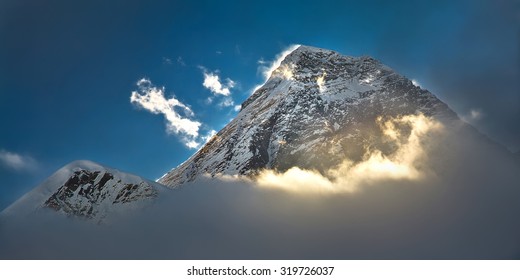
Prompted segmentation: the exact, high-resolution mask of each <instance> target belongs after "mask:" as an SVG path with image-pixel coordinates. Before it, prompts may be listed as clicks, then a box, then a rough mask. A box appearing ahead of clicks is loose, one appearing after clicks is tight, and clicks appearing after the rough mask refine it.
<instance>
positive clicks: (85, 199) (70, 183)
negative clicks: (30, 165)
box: [1, 160, 164, 221]
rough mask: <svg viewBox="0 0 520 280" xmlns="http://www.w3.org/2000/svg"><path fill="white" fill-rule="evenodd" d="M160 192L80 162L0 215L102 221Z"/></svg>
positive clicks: (135, 178) (139, 180)
mask: <svg viewBox="0 0 520 280" xmlns="http://www.w3.org/2000/svg"><path fill="white" fill-rule="evenodd" d="M161 189H164V187H163V186H161V185H160V184H158V183H155V182H151V181H148V180H145V179H143V178H141V177H139V176H136V175H132V174H128V173H124V172H121V171H118V170H116V169H112V168H108V167H105V166H102V165H100V164H97V163H94V162H91V161H86V160H80V161H74V162H72V163H70V164H67V165H66V166H64V167H62V168H61V169H59V170H58V171H56V173H54V174H53V175H52V176H50V177H49V178H48V179H47V180H46V181H44V182H43V183H42V184H41V185H39V186H38V187H36V188H34V189H33V190H32V191H30V192H29V193H27V194H25V195H24V196H23V197H22V198H20V199H19V200H17V201H16V202H15V203H13V204H12V205H11V206H9V207H8V208H6V209H5V210H4V211H3V212H2V213H1V214H2V216H4V217H8V216H13V215H14V216H20V215H30V214H32V213H35V212H38V211H46V210H53V211H56V212H58V213H62V214H64V215H68V216H77V217H83V218H88V219H92V220H94V221H103V220H104V219H105V218H106V217H107V215H109V214H110V213H112V212H118V211H127V210H129V209H132V208H141V207H144V206H145V205H147V204H149V203H150V202H152V200H153V199H154V198H155V197H156V196H157V195H158V193H159V192H160V190H161Z"/></svg>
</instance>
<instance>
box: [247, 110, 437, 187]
mask: <svg viewBox="0 0 520 280" xmlns="http://www.w3.org/2000/svg"><path fill="white" fill-rule="evenodd" d="M378 124H379V127H380V129H381V130H382V132H383V134H384V136H385V137H386V138H387V139H385V140H386V141H387V142H388V143H389V144H391V145H392V146H394V147H395V151H393V152H392V153H390V154H389V155H385V154H384V153H383V152H382V151H380V150H371V149H368V150H367V152H366V153H365V155H364V159H363V160H362V161H360V162H353V161H351V160H349V159H348V158H347V159H345V160H344V161H343V163H341V164H340V165H339V166H338V167H336V168H333V169H331V170H329V171H328V172H327V174H325V176H324V175H322V174H320V173H319V172H317V171H313V170H302V169H300V168H298V167H293V168H291V169H289V170H288V171H286V172H284V173H278V172H276V171H274V170H264V171H262V172H261V173H260V174H259V176H258V177H257V178H256V180H257V184H258V185H259V186H261V187H266V188H278V189H282V190H286V191H290V192H296V193H305V194H309V193H310V194H315V193H341V192H355V191H358V190H359V188H360V186H362V185H364V184H366V182H367V181H370V182H373V183H377V182H379V181H387V180H402V181H413V180H422V179H425V178H426V177H428V176H431V175H432V174H431V173H432V171H431V170H428V168H427V165H425V164H424V162H425V161H426V150H427V148H428V147H426V146H425V145H426V143H429V142H431V141H432V139H431V138H432V137H440V135H441V134H442V131H443V125H442V124H441V123H440V122H438V121H436V120H434V119H432V118H428V117H426V116H424V115H422V114H419V115H407V116H401V117H398V118H388V119H386V120H384V119H383V118H382V117H380V118H378ZM405 131H406V132H407V133H405Z"/></svg>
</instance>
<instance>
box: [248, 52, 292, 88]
mask: <svg viewBox="0 0 520 280" xmlns="http://www.w3.org/2000/svg"><path fill="white" fill-rule="evenodd" d="M300 46H301V45H291V46H289V47H288V48H286V49H284V50H283V51H282V52H280V53H279V54H277V55H276V56H275V58H274V60H272V61H266V60H265V59H264V58H263V57H262V58H260V59H259V60H258V61H257V63H258V69H257V71H258V73H261V74H262V77H263V78H264V81H263V82H262V84H260V85H256V86H255V87H254V88H253V90H252V91H251V94H253V93H254V92H255V91H257V90H258V89H259V88H260V87H262V86H263V85H264V84H265V83H266V82H267V80H268V79H269V77H271V74H272V73H273V72H274V71H275V70H276V69H278V67H280V65H281V64H282V61H283V60H284V59H285V57H287V56H288V55H289V54H290V53H292V52H293V51H294V50H296V49H297V48H298V47H300Z"/></svg>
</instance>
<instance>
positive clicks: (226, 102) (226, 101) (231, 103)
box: [218, 97, 235, 107]
mask: <svg viewBox="0 0 520 280" xmlns="http://www.w3.org/2000/svg"><path fill="white" fill-rule="evenodd" d="M218 105H219V106H220V107H231V106H234V105H235V101H233V99H231V97H226V98H224V100H222V102H220V103H219V104H218Z"/></svg>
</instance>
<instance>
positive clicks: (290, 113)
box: [159, 46, 458, 187]
mask: <svg viewBox="0 0 520 280" xmlns="http://www.w3.org/2000/svg"><path fill="white" fill-rule="evenodd" d="M417 113H422V114H424V115H426V116H434V117H435V118H437V119H439V120H441V121H450V120H458V117H457V115H456V114H455V113H454V112H453V111H452V110H450V109H449V108H448V106H447V105H446V104H444V103H443V102H442V101H440V100H439V99H438V98H436V97H435V96H434V95H433V94H431V93H430V92H429V91H427V90H425V89H422V88H420V87H418V86H416V85H414V84H413V83H412V81H411V80H409V79H407V78H406V77H404V76H402V75H399V74H397V73H396V72H394V71H393V70H392V69H390V68H389V67H387V66H385V65H383V64H382V63H380V62H379V61H377V60H375V59H373V58H371V57H366V56H364V57H350V56H344V55H341V54H339V53H337V52H334V51H330V50H325V49H320V48H314V47H309V46H300V47H298V48H297V49H296V50H294V51H293V52H291V53H290V54H289V55H287V56H286V57H285V59H283V61H282V62H281V64H280V66H279V67H278V68H277V69H275V70H274V71H273V72H272V74H271V76H270V78H269V79H268V80H267V81H266V83H265V84H264V85H263V86H262V87H260V88H258V89H257V90H256V91H255V92H254V93H253V94H252V95H251V96H250V97H249V98H248V99H247V100H246V101H245V102H244V103H243V104H242V109H241V111H240V113H239V114H238V115H237V117H236V118H235V119H234V120H232V121H231V122H230V123H229V124H228V125H227V126H226V127H225V128H223V129H222V130H221V131H220V132H218V133H217V134H216V136H214V137H213V138H212V139H211V140H210V141H209V142H208V143H207V144H206V145H205V146H204V147H202V149H200V150H199V151H198V152H197V153H196V154H195V155H193V156H192V157H191V158H190V159H189V160H187V161H186V162H184V163H183V164H181V165H180V166H178V167H177V168H175V169H173V170H171V171H170V172H168V173H167V174H165V175H164V176H163V177H162V178H161V179H160V180H159V182H160V183H162V184H164V185H167V186H170V187H176V186H179V185H181V184H183V183H185V182H189V181H192V180H194V179H196V178H197V177H199V176H201V175H202V174H210V175H216V174H232V175H235V174H254V173H255V172H256V171H258V170H260V169H263V168H267V169H276V170H279V171H285V170H287V169H289V168H291V167H293V166H297V167H300V168H306V169H314V170H319V171H323V170H327V169H329V168H331V167H333V166H335V165H337V164H339V163H341V162H342V161H343V160H344V158H346V157H347V158H350V159H352V160H360V159H361V157H362V156H363V153H364V150H365V149H364V147H366V146H368V145H370V146H372V147H377V148H378V149H380V150H382V151H385V147H384V143H382V142H381V137H378V136H380V135H381V131H380V129H379V128H378V127H377V124H376V118H377V117H378V116H386V117H395V116H399V115H407V114H417Z"/></svg>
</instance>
